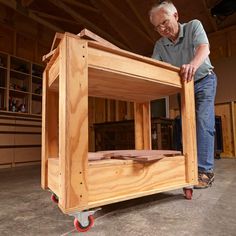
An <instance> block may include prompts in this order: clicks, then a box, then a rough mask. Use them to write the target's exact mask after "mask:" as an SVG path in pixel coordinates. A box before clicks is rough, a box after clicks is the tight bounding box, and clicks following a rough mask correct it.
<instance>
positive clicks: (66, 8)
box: [49, 0, 126, 48]
mask: <svg viewBox="0 0 236 236" xmlns="http://www.w3.org/2000/svg"><path fill="white" fill-rule="evenodd" d="M49 1H50V2H51V3H52V4H54V5H55V6H56V7H58V8H61V9H62V10H63V11H65V12H66V13H68V14H69V15H70V16H71V17H72V18H74V19H75V20H76V21H78V22H80V23H81V24H83V25H84V26H85V27H87V28H89V29H90V30H91V31H93V30H95V31H96V32H95V33H97V34H99V35H100V36H102V37H104V38H106V39H107V40H109V41H111V42H113V43H114V44H116V45H117V46H119V47H121V48H125V47H126V46H125V45H123V44H122V43H121V42H119V41H117V40H116V39H115V38H113V37H112V36H111V35H109V34H108V33H106V32H105V31H103V30H102V29H100V28H99V27H97V26H96V25H95V24H93V23H91V22H90V21H88V20H87V19H86V18H84V17H83V16H81V15H79V14H78V13H77V12H76V11H74V10H73V9H72V8H70V7H69V6H68V5H66V4H64V3H63V2H62V1H60V0H49Z"/></svg>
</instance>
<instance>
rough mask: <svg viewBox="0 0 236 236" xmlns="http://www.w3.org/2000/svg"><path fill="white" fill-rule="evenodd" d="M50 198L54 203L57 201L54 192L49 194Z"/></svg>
mask: <svg viewBox="0 0 236 236" xmlns="http://www.w3.org/2000/svg"><path fill="white" fill-rule="evenodd" d="M51 200H52V201H53V202H55V203H58V197H57V195H55V194H54V193H53V194H52V195H51Z"/></svg>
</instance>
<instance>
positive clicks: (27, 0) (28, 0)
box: [21, 0, 34, 7]
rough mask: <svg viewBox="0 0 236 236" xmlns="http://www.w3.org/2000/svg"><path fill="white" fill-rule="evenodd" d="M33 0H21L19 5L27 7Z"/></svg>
mask: <svg viewBox="0 0 236 236" xmlns="http://www.w3.org/2000/svg"><path fill="white" fill-rule="evenodd" d="M33 1H34V0H21V5H22V6H23V7H29V6H30V4H31V3H33Z"/></svg>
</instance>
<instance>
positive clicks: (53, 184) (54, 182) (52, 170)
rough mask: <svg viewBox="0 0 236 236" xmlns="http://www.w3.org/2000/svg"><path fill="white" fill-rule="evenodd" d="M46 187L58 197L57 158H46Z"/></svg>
mask: <svg viewBox="0 0 236 236" xmlns="http://www.w3.org/2000/svg"><path fill="white" fill-rule="evenodd" d="M48 188H49V189H50V190H51V191H52V192H53V193H55V194H56V195H57V196H58V197H59V198H60V191H59V188H60V186H59V159H58V158H49V159H48Z"/></svg>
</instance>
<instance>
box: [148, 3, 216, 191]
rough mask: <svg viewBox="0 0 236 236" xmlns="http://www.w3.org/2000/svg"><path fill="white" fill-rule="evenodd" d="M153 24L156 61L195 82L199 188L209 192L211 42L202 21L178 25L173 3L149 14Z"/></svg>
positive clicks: (212, 96)
mask: <svg viewBox="0 0 236 236" xmlns="http://www.w3.org/2000/svg"><path fill="white" fill-rule="evenodd" d="M150 21H151V23H152V24H153V25H154V29H155V30H156V31H157V32H158V33H159V34H160V35H161V36H162V37H161V38H160V39H159V40H158V41H157V42H156V44H155V47H154V51H153V56H152V57H153V58H155V59H157V60H161V61H164V62H168V63H170V64H172V65H174V66H178V67H180V76H181V79H182V81H183V82H184V83H188V82H189V81H191V80H192V79H194V93H195V106H196V107H195V108H196V125H197V151H198V182H199V183H198V185H196V186H194V187H195V188H200V189H201V188H207V187H208V186H210V185H211V184H212V182H213V181H214V173H213V167H214V126H215V115H214V100H215V93H216V83H217V82H216V75H215V74H214V72H213V71H212V70H213V66H212V65H211V62H210V60H209V57H208V55H209V54H210V50H209V42H208V39H207V36H206V33H205V31H204V29H203V26H202V24H201V22H200V21H199V20H192V21H190V22H188V23H184V24H180V23H179V22H178V12H177V10H176V8H175V6H174V5H173V3H172V2H170V1H162V2H161V3H159V4H156V5H154V6H153V7H152V9H151V10H150Z"/></svg>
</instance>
